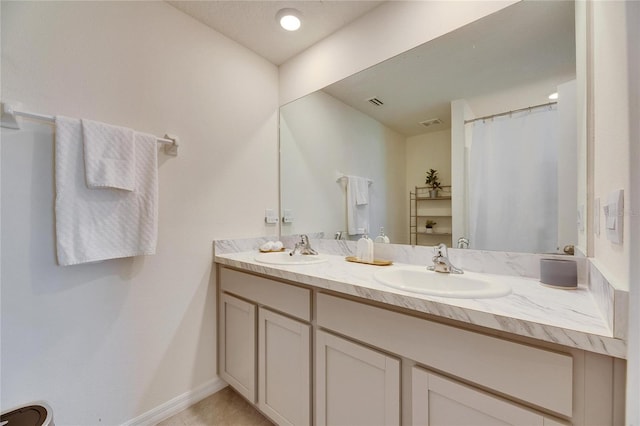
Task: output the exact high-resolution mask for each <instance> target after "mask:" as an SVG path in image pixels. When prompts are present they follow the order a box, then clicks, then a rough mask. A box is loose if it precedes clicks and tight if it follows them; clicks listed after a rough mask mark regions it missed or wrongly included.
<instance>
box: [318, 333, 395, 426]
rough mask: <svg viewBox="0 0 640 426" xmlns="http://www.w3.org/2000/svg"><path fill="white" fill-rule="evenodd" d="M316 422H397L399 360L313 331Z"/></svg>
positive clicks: (352, 424) (347, 423)
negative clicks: (314, 335) (314, 341)
mask: <svg viewBox="0 0 640 426" xmlns="http://www.w3.org/2000/svg"><path fill="white" fill-rule="evenodd" d="M315 371H316V394H315V397H316V425H317V426H323V425H350V426H357V425H366V426H373V425H398V424H400V362H399V361H398V360H397V359H395V358H392V357H390V356H388V355H385V354H383V353H381V352H378V351H375V350H373V349H369V348H367V347H365V346H362V345H359V344H356V343H353V342H350V341H348V340H345V339H342V338H340V337H337V336H334V335H332V334H329V333H325V332H323V331H320V330H318V331H317V332H316V370H315Z"/></svg>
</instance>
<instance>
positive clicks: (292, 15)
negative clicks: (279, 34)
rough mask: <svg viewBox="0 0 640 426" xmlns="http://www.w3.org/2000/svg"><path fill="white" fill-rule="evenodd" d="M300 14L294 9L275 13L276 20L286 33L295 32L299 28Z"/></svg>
mask: <svg viewBox="0 0 640 426" xmlns="http://www.w3.org/2000/svg"><path fill="white" fill-rule="evenodd" d="M300 15H301V14H300V12H299V11H298V10H296V9H280V10H279V11H278V13H276V20H277V21H278V23H279V24H280V26H281V27H282V28H284V29H285V30H287V31H296V30H297V29H299V28H300V25H301V21H300Z"/></svg>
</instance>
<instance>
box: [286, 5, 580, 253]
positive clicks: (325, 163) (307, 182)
mask: <svg viewBox="0 0 640 426" xmlns="http://www.w3.org/2000/svg"><path fill="white" fill-rule="evenodd" d="M575 52H576V36H575V11H574V4H573V2H564V1H563V2H536V1H527V0H525V1H522V2H519V3H516V4H514V5H512V6H509V7H507V8H505V9H503V10H501V11H499V12H497V13H495V14H493V15H490V16H488V17H485V18H483V19H481V20H478V21H476V22H474V23H472V24H469V25H467V26H464V27H462V28H460V29H458V30H456V31H453V32H451V33H448V34H446V35H444V36H442V37H439V38H438V39H435V40H433V41H430V42H428V43H425V44H424V45H422V46H420V47H418V48H415V49H412V50H410V51H407V52H405V53H404V54H401V55H399V56H397V57H394V58H392V59H389V60H388V61H385V62H383V63H381V64H378V65H376V66H374V67H372V68H369V69H368V70H365V71H362V72H360V73H358V74H355V75H353V76H351V77H348V78H346V79H344V80H342V81H340V82H337V83H335V84H333V85H331V86H328V87H326V88H324V89H323V90H321V91H318V92H315V93H312V94H310V95H308V96H305V97H304V98H301V99H298V100H296V101H294V102H291V103H289V104H287V105H285V106H283V107H282V108H281V112H280V145H281V146H280V155H281V160H280V168H281V173H280V179H281V208H282V212H281V213H282V214H283V215H284V216H287V215H288V216H291V217H292V218H293V221H292V222H288V223H287V222H285V223H283V225H282V227H281V232H282V234H283V235H290V234H297V233H311V232H324V234H325V237H327V238H332V237H334V235H335V233H336V232H342V235H347V236H348V238H350V239H357V238H359V236H360V235H359V234H360V233H361V232H362V230H363V228H364V227H366V228H367V231H368V232H369V234H370V235H371V236H372V237H375V236H376V235H378V233H379V230H380V228H382V227H384V232H385V233H386V235H387V236H389V238H390V240H391V242H392V243H397V244H416V243H417V244H420V245H435V244H438V243H440V242H444V243H446V244H447V245H451V244H452V243H453V245H454V246H455V245H456V242H457V240H458V238H459V237H466V238H467V239H469V241H470V244H469V247H470V248H475V249H491V250H503V251H530V252H556V251H558V250H560V251H562V248H563V247H564V246H565V245H569V244H575V243H576V242H577V233H578V227H577V225H576V211H577V210H579V208H578V206H580V205H584V200H583V199H581V198H580V196H576V194H581V193H583V192H584V191H583V189H584V188H583V187H584V185H585V184H584V183H583V182H581V181H580V180H579V179H578V177H577V176H578V172H577V171H576V169H577V168H579V167H580V164H579V163H580V162H581V161H583V159H580V160H578V154H577V151H578V150H579V149H578V142H577V140H578V139H579V137H578V136H576V134H577V133H581V132H577V131H576V130H577V129H578V128H579V124H578V122H579V121H580V120H579V119H577V118H576V111H578V112H579V111H580V110H581V108H583V107H582V106H581V105H580V103H581V99H582V98H581V97H580V96H578V102H576V90H578V91H579V87H580V86H579V85H578V89H576V84H575V79H576V53H575ZM559 90H560V91H561V92H563V93H562V96H561V98H560V100H559V101H558V102H559V103H558V105H554V106H553V107H551V109H552V111H551V112H550V113H548V114H547V115H550V116H551V118H548V120H547V121H540V120H534V121H537V123H536V124H535V126H537V127H536V128H537V129H538V130H540V131H541V132H540V133H541V135H542V136H540V137H539V138H538V139H537V140H536V139H534V140H532V141H531V140H529V141H527V140H525V139H526V138H525V137H524V136H525V135H530V134H532V133H534V132H532V131H531V130H520V134H518V130H514V131H512V133H511V136H508V139H507V140H506V141H502V142H501V143H507V144H509V143H511V145H506V147H507V148H505V146H504V145H503V146H502V147H501V146H500V145H496V146H493V145H491V148H490V149H492V150H493V151H491V150H490V151H484V152H483V151H482V150H481V149H480V147H481V146H486V145H487V143H486V142H478V143H476V144H475V145H474V142H476V141H478V140H480V139H479V136H478V135H477V133H478V131H479V130H478V128H481V127H483V126H484V125H486V124H487V123H488V122H489V123H493V122H495V124H498V123H499V122H500V121H504V120H506V121H509V120H511V119H517V118H518V117H519V115H531V116H533V117H538V118H539V117H540V116H541V115H544V114H545V113H546V111H547V110H548V109H549V108H542V109H533V110H532V111H531V112H528V111H525V112H521V113H516V114H511V115H509V114H507V115H506V116H505V117H501V118H490V119H486V120H484V123H483V120H480V121H476V122H475V123H467V124H465V121H470V120H472V119H474V118H477V117H483V116H490V115H494V114H499V113H503V112H507V111H512V110H517V109H521V108H527V107H530V106H534V105H539V104H546V103H549V102H550V101H549V99H548V96H549V95H550V94H551V93H552V92H557V91H559ZM510 116H511V117H510ZM558 116H559V117H558ZM514 117H515V118H514ZM433 119H438V121H436V122H435V123H433V122H431V123H430V121H431V120H433ZM538 121H539V122H538ZM558 123H562V124H558ZM511 127H513V126H511ZM517 127H518V126H516V128H517ZM553 129H556V130H553ZM559 129H562V130H559ZM500 132H501V131H500ZM536 132H537V131H536ZM545 132H546V133H545ZM474 133H476V135H475V136H474ZM481 133H482V132H481ZM485 133H487V132H485ZM489 133H496V131H495V129H492V128H491V129H489ZM523 144H525V145H523ZM526 144H529V145H526ZM518 146H524V149H521V151H523V154H522V155H521V157H524V159H525V160H516V158H515V154H514V153H512V152H510V151H511V148H514V147H518ZM532 146H533V147H538V148H539V147H540V146H544V147H545V148H544V149H543V154H544V155H543V154H535V156H538V157H539V158H540V161H539V162H538V163H535V162H533V158H534V154H532V152H531V151H529V150H528V148H527V147H529V148H531V147H532ZM536 152H537V151H536ZM549 155H550V156H551V157H549ZM527 158H528V159H529V161H527ZM549 158H552V160H551V162H550V161H549ZM489 160H490V161H491V162H489ZM518 162H520V163H518ZM549 162H550V163H551V164H548V163H549ZM492 163H493V165H492ZM543 164H544V165H545V167H547V170H546V171H543V170H544V169H542V168H540V167H541V166H542V165H543ZM481 165H485V166H488V167H489V170H493V171H497V170H499V169H504V173H506V174H503V175H500V176H498V177H496V176H492V178H493V179H497V182H500V183H501V185H497V184H496V183H495V182H496V180H493V181H491V180H486V181H483V180H482V179H484V178H486V176H483V173H484V172H481V171H479V170H481V167H480V166H481ZM497 165H501V166H504V167H498V166H497ZM485 168H486V167H485ZM430 169H436V170H437V171H438V174H439V176H440V181H441V184H442V185H443V186H444V188H443V189H445V190H446V191H443V192H441V193H440V195H441V197H440V198H439V199H436V200H427V201H424V202H423V201H418V202H416V201H415V200H414V198H415V197H412V196H411V195H410V194H411V193H412V192H413V193H415V192H416V187H425V186H426V185H425V173H426V172H427V171H428V170H430ZM525 172H526V173H525ZM484 174H486V173H484ZM350 177H351V178H356V177H360V178H366V179H368V182H369V184H368V185H366V189H367V191H365V194H364V195H365V198H366V204H360V202H359V201H358V200H356V197H354V195H353V193H351V194H350V193H349V191H348V187H349V181H350ZM481 178H482V179H481ZM548 178H549V179H548ZM550 178H553V179H550ZM353 181H354V182H355V181H356V179H353ZM508 189H509V191H508ZM421 191H424V189H418V192H419V194H418V198H421V195H423V194H424V192H421ZM541 195H544V196H541ZM532 200H533V202H532V203H531V204H530V205H525V204H524V203H525V201H527V202H529V201H532ZM549 200H553V201H555V203H553V202H550V201H549ZM360 201H362V200H360ZM540 204H542V205H543V208H537V207H536V206H539V205H540ZM483 206H484V207H483ZM363 209H366V210H367V211H368V212H367V214H366V220H364V221H360V223H357V222H358V221H357V220H353V218H354V215H357V213H358V212H359V211H360V212H361V211H362V210H363ZM483 209H484V210H483ZM354 212H355V213H354ZM506 218H509V220H508V221H507V220H506ZM350 219H351V222H353V223H350ZM429 220H430V221H433V222H436V225H434V231H435V232H434V231H432V233H430V234H427V233H426V223H427V221H429ZM508 222H510V223H511V225H509V223H508ZM354 223H355V225H354ZM350 225H351V226H350ZM523 230H528V232H521V231H523ZM496 234H498V235H500V236H501V237H504V238H500V239H495V238H491V236H492V235H496ZM532 235H534V236H539V235H543V238H537V240H540V241H544V242H542V243H539V242H536V243H535V244H522V243H523V242H531V241H532ZM534 239H535V238H534ZM514 242H515V243H514Z"/></svg>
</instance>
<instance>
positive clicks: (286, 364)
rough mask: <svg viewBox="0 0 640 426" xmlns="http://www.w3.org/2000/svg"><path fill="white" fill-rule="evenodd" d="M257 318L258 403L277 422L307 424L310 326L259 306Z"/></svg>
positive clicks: (309, 391)
mask: <svg viewBox="0 0 640 426" xmlns="http://www.w3.org/2000/svg"><path fill="white" fill-rule="evenodd" d="M258 317H259V321H258V377H259V379H258V406H259V407H260V409H261V410H262V412H264V413H265V414H267V415H268V416H269V417H271V419H272V420H273V421H275V422H276V423H277V424H279V425H308V424H309V423H310V421H311V411H310V407H311V397H310V395H311V389H310V387H311V369H310V368H311V367H310V358H311V349H310V345H311V341H310V326H309V325H308V324H304V323H302V322H300V321H296V320H293V319H290V318H287V317H285V316H282V315H280V314H276V313H275V312H272V311H269V310H267V309H264V308H262V307H261V308H260V309H259V310H258Z"/></svg>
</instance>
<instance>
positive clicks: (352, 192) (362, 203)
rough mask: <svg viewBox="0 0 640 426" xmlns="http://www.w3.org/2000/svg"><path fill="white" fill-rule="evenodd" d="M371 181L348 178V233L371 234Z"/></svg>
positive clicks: (354, 177)
mask: <svg viewBox="0 0 640 426" xmlns="http://www.w3.org/2000/svg"><path fill="white" fill-rule="evenodd" d="M369 231H370V230H369V179H367V178H363V177H359V176H347V232H348V233H349V235H358V234H364V233H365V232H369Z"/></svg>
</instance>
